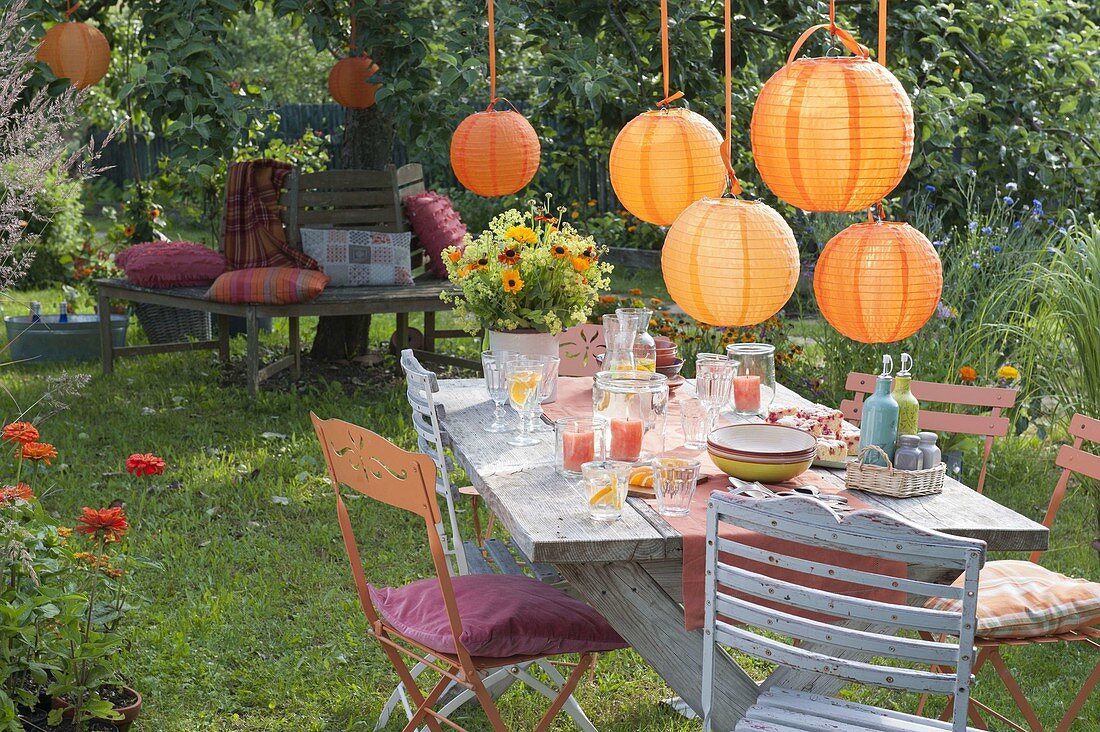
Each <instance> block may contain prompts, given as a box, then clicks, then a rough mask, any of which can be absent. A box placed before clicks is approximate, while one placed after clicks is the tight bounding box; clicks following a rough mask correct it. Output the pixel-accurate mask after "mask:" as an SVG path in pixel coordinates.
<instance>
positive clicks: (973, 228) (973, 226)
mask: <svg viewBox="0 0 1100 732" xmlns="http://www.w3.org/2000/svg"><path fill="white" fill-rule="evenodd" d="M967 226H968V227H969V228H970V230H971V231H977V230H978V222H977V221H971V222H970V223H969V224H967Z"/></svg>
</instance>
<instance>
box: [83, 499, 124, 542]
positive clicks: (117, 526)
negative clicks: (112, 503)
mask: <svg viewBox="0 0 1100 732" xmlns="http://www.w3.org/2000/svg"><path fill="white" fill-rule="evenodd" d="M128 528H130V524H129V523H128V522H127V521H126V514H125V512H123V510H122V507H121V506H116V507H114V508H100V509H95V508H88V507H87V506H85V507H84V512H83V513H82V514H81V515H80V518H78V519H77V520H76V530H77V531H79V532H80V533H81V534H88V535H89V536H96V537H101V538H102V539H103V540H104V541H107V542H111V541H118V540H119V539H121V538H122V535H123V534H125V533H126V529H128Z"/></svg>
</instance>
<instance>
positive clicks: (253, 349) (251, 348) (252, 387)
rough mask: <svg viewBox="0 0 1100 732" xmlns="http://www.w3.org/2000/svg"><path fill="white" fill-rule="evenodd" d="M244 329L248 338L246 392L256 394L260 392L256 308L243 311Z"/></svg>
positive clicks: (258, 323)
mask: <svg viewBox="0 0 1100 732" xmlns="http://www.w3.org/2000/svg"><path fill="white" fill-rule="evenodd" d="M244 319H245V329H246V331H247V333H246V337H247V338H248V355H247V357H246V359H245V370H246V371H247V372H248V393H249V394H250V395H252V396H257V395H258V394H259V393H260V322H259V318H257V317H256V308H254V307H251V306H250V307H249V308H248V309H247V310H246V311H245V316H244Z"/></svg>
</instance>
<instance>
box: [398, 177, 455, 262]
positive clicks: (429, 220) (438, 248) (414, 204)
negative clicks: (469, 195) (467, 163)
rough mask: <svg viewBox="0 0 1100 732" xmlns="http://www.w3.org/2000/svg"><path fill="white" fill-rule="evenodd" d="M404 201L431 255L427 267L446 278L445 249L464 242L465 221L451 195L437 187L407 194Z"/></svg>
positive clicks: (420, 239)
mask: <svg viewBox="0 0 1100 732" xmlns="http://www.w3.org/2000/svg"><path fill="white" fill-rule="evenodd" d="M403 203H404V204H405V218H407V219H408V220H409V223H410V224H411V225H412V229H413V233H414V234H416V238H417V241H419V242H420V246H422V247H423V248H424V253H425V254H426V255H427V256H428V270H429V271H430V272H431V273H432V274H433V275H435V276H436V277H437V278H439V279H445V278H446V277H447V267H446V265H444V264H443V250H444V249H446V248H447V247H450V246H461V244H462V239H463V237H464V236H466V224H464V223H462V219H460V218H459V216H458V212H457V211H455V208H454V204H453V203H451V199H449V198H447V197H446V196H442V195H440V194H438V193H435V192H434V191H425V192H424V193H413V194H411V195H408V196H405V198H404V200H403Z"/></svg>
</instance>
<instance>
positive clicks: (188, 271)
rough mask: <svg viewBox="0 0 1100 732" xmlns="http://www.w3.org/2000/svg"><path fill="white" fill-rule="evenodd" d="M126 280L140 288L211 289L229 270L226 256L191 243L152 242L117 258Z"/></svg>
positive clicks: (126, 250)
mask: <svg viewBox="0 0 1100 732" xmlns="http://www.w3.org/2000/svg"><path fill="white" fill-rule="evenodd" d="M115 264H117V265H118V266H119V267H121V268H122V270H123V271H124V272H125V273H126V279H127V280H129V281H130V282H133V283H134V284H135V285H138V286H139V287H198V286H200V285H209V284H210V283H212V282H213V281H214V280H216V279H218V276H219V275H221V274H222V273H223V272H225V270H226V263H225V256H224V255H222V254H221V253H220V252H215V251H214V250H213V249H210V248H208V247H204V246H203V245H202V244H195V243H193V242H189V241H149V242H145V243H144V244H135V245H134V246H132V247H128V248H127V249H124V250H122V251H121V252H119V253H118V254H117V255H115Z"/></svg>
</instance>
